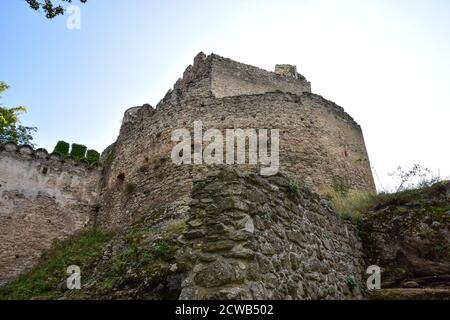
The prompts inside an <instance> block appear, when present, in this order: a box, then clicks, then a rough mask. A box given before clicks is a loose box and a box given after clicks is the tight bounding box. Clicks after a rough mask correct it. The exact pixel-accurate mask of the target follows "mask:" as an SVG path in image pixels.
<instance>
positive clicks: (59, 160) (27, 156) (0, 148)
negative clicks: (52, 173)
mask: <svg viewBox="0 0 450 320" xmlns="http://www.w3.org/2000/svg"><path fill="white" fill-rule="evenodd" d="M2 157H13V158H17V159H22V160H38V161H40V162H42V163H45V164H48V165H49V166H52V165H58V166H59V167H61V166H66V167H67V168H69V167H71V166H73V167H80V168H84V169H86V170H99V167H100V164H99V163H98V162H95V163H89V162H88V161H87V160H86V159H80V160H75V159H74V158H73V157H72V156H70V155H67V156H63V155H60V154H59V153H57V152H52V153H49V152H48V151H47V150H46V149H44V148H39V149H34V148H33V147H31V146H29V145H18V144H16V143H14V142H6V143H3V144H0V158H2Z"/></svg>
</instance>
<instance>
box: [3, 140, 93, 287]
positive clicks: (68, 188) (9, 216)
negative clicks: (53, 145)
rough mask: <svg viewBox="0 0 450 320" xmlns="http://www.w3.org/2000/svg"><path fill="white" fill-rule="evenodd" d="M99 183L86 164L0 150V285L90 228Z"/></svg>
mask: <svg viewBox="0 0 450 320" xmlns="http://www.w3.org/2000/svg"><path fill="white" fill-rule="evenodd" d="M98 179H99V171H98V169H97V168H91V167H89V165H87V163H83V162H81V163H75V162H74V161H73V160H71V159H70V158H69V159H66V161H62V159H61V158H60V157H59V156H58V155H55V154H52V155H48V153H47V151H45V150H43V149H40V150H36V151H34V150H32V149H31V148H30V147H27V146H23V147H20V148H19V147H17V146H16V145H14V144H12V143H8V144H6V145H3V146H0V284H2V283H5V282H7V281H9V280H12V279H13V278H15V277H16V276H17V275H19V274H20V273H21V272H23V271H25V270H27V269H29V268H31V267H32V266H33V265H35V264H36V263H37V261H38V258H39V257H40V255H41V253H42V251H43V250H45V249H47V248H49V247H50V245H51V243H52V241H53V240H55V239H64V238H66V237H68V236H70V235H73V234H74V233H75V232H76V231H78V230H81V229H82V228H84V227H86V226H87V225H88V223H89V220H90V216H91V214H92V210H93V209H94V208H93V206H94V204H95V203H96V201H97V200H96V198H97V196H98V194H97V185H98Z"/></svg>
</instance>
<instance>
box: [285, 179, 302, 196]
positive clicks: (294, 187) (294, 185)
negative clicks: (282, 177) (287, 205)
mask: <svg viewBox="0 0 450 320" xmlns="http://www.w3.org/2000/svg"><path fill="white" fill-rule="evenodd" d="M299 189H300V187H299V185H298V182H297V181H294V180H290V181H289V184H288V190H289V192H290V193H292V194H298V191H299Z"/></svg>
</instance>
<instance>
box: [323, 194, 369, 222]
mask: <svg viewBox="0 0 450 320" xmlns="http://www.w3.org/2000/svg"><path fill="white" fill-rule="evenodd" d="M327 197H328V198H329V199H330V200H331V202H332V203H333V205H334V209H335V210H336V211H337V212H338V213H340V214H341V215H342V216H343V217H344V218H345V219H348V220H350V221H352V222H353V223H355V224H357V223H359V222H360V220H361V218H362V215H363V213H364V212H365V210H366V209H367V208H369V207H370V206H371V205H373V204H374V202H375V200H376V197H377V196H376V195H374V194H372V193H368V192H349V193H347V194H342V193H340V192H332V193H329V194H328V195H327Z"/></svg>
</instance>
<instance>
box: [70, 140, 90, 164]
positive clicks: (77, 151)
mask: <svg viewBox="0 0 450 320" xmlns="http://www.w3.org/2000/svg"><path fill="white" fill-rule="evenodd" d="M86 150H87V148H86V146H83V145H82V144H76V143H72V149H71V150H70V155H71V156H72V157H74V159H75V160H81V159H83V158H85V156H86Z"/></svg>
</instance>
